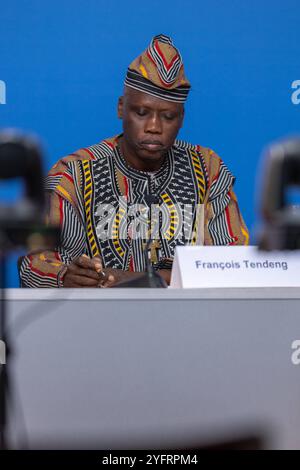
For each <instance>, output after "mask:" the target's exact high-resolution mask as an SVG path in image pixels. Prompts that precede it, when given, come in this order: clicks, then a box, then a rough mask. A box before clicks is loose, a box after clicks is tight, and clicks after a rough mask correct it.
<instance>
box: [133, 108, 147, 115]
mask: <svg viewBox="0 0 300 470" xmlns="http://www.w3.org/2000/svg"><path fill="white" fill-rule="evenodd" d="M135 112H136V114H137V115H138V116H145V115H146V111H145V110H144V109H137V110H136V111H135Z"/></svg>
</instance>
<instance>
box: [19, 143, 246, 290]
mask: <svg viewBox="0 0 300 470" xmlns="http://www.w3.org/2000/svg"><path fill="white" fill-rule="evenodd" d="M118 137H119V136H116V137H113V138H110V139H107V140H104V141H102V142H101V143H99V144H96V145H93V146H91V147H88V148H84V149H80V150H78V151H77V152H75V153H73V154H71V155H68V156H67V157H65V158H63V159H61V160H59V161H58V162H57V163H56V164H55V165H54V166H53V168H52V169H51V171H50V172H49V175H48V177H47V179H46V191H47V195H48V210H47V223H49V224H55V225H58V224H59V225H60V227H61V231H62V232H61V244H60V246H58V247H57V248H56V249H55V250H53V251H45V252H42V253H41V252H39V253H32V254H28V255H27V256H25V257H24V259H23V261H22V264H21V268H20V277H21V280H22V285H23V286H26V287H60V286H61V279H60V273H61V272H62V269H63V268H64V267H65V265H68V264H70V263H71V262H72V260H74V259H75V258H77V257H79V256H81V255H82V254H87V255H88V256H90V257H93V256H100V257H101V259H102V262H103V266H104V267H110V268H117V269H122V270H129V271H144V270H145V262H146V261H145V246H146V243H147V240H148V239H149V237H151V239H152V242H151V243H150V244H149V243H148V245H150V246H149V257H150V258H151V262H152V264H153V266H154V268H155V269H168V268H171V266H172V259H173V257H174V251H175V247H176V245H184V244H198V243H204V244H205V245H242V244H248V240H249V235H248V231H247V228H246V226H245V223H244V221H243V218H242V216H241V213H240V211H239V207H238V203H237V199H236V196H235V193H234V191H233V189H232V186H233V183H234V180H235V178H234V176H233V175H232V174H231V172H230V171H229V170H228V168H227V167H226V165H225V164H224V163H223V162H222V160H221V159H220V158H219V157H218V156H217V155H216V154H215V153H214V152H213V151H212V150H210V149H208V148H204V147H202V146H200V145H192V144H189V143H186V142H183V141H180V140H176V141H175V143H174V145H173V146H172V147H171V149H170V150H169V152H168V154H167V155H166V158H165V161H164V164H163V166H162V167H161V168H160V169H159V170H158V171H157V172H153V173H150V172H149V173H148V172H143V171H139V170H135V169H133V168H130V167H129V166H128V165H127V163H126V161H125V160H124V158H123V157H122V155H121V152H120V148H119V146H118V140H117V139H118ZM150 206H151V208H150ZM199 208H200V209H199ZM201 212H202V215H201ZM154 228H155V229H156V230H154ZM154 234H155V235H154Z"/></svg>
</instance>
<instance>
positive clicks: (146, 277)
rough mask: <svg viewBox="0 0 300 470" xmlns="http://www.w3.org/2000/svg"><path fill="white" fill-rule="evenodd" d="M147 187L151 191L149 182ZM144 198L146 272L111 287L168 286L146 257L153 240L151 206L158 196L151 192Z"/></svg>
mask: <svg viewBox="0 0 300 470" xmlns="http://www.w3.org/2000/svg"><path fill="white" fill-rule="evenodd" d="M149 188H150V191H151V185H150V184H149ZM144 200H145V202H146V204H147V206H148V208H149V210H150V237H149V239H148V241H147V243H146V246H145V249H144V252H143V255H144V259H145V265H146V273H145V274H141V276H140V277H139V278H137V279H131V280H130V281H124V282H119V283H118V284H115V285H114V286H113V287H116V288H119V287H124V288H125V287H151V288H166V287H168V285H167V283H166V281H165V280H164V279H163V278H162V277H161V276H160V274H159V273H158V272H157V271H155V269H154V268H153V266H152V263H151V259H149V257H148V251H149V248H150V246H151V244H152V242H153V238H152V237H151V235H152V232H151V206H152V204H158V203H159V198H158V197H157V196H156V195H155V194H152V193H151V192H150V193H149V194H144Z"/></svg>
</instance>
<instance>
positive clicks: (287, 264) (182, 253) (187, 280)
mask: <svg viewBox="0 0 300 470" xmlns="http://www.w3.org/2000/svg"><path fill="white" fill-rule="evenodd" d="M299 286H300V251H268V252H266V251H259V250H258V248H257V247H255V246H181V247H177V248H176V252H175V258H174V263H173V269H172V275H171V284H170V287H174V288H177V287H186V288H199V287H299Z"/></svg>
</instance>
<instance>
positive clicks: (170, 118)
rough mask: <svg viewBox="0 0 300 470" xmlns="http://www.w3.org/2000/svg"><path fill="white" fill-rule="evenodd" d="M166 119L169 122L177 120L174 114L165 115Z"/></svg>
mask: <svg viewBox="0 0 300 470" xmlns="http://www.w3.org/2000/svg"><path fill="white" fill-rule="evenodd" d="M164 118H165V119H166V120H167V121H172V120H173V119H174V118H175V116H174V114H165V115H164Z"/></svg>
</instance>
